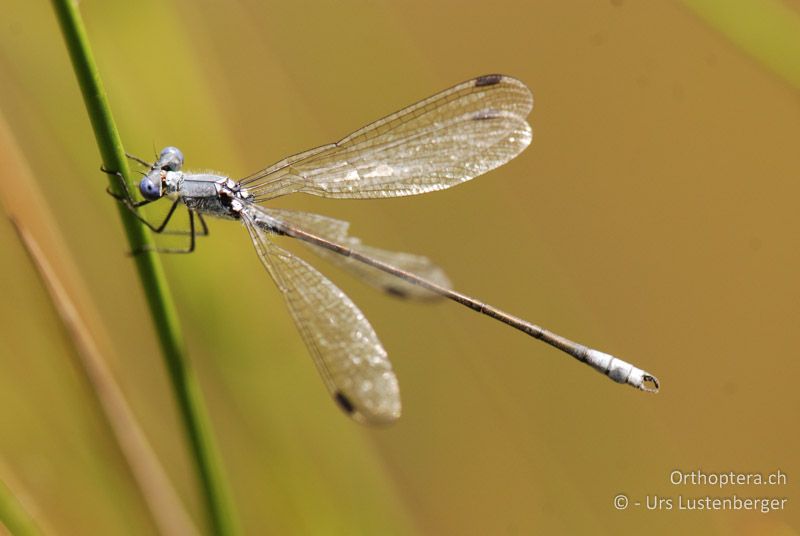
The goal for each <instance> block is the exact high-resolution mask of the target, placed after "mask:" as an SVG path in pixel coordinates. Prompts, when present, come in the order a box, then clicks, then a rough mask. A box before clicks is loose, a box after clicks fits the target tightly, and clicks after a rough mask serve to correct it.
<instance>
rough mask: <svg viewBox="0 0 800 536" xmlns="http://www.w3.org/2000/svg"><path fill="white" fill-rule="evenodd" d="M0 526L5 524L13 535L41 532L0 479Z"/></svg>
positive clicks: (25, 535) (28, 535) (36, 535)
mask: <svg viewBox="0 0 800 536" xmlns="http://www.w3.org/2000/svg"><path fill="white" fill-rule="evenodd" d="M0 526H5V527H6V528H7V529H8V530H9V531H10V532H11V534H13V535H14V536H40V535H41V534H42V531H41V530H39V527H38V526H37V525H36V522H35V521H34V520H33V518H32V517H31V515H30V514H29V513H28V511H27V510H25V508H24V507H23V506H22V504H20V502H19V500H18V499H17V498H16V497H15V496H14V494H13V493H11V490H10V489H8V487H7V486H6V485H5V484H4V483H3V481H2V480H0Z"/></svg>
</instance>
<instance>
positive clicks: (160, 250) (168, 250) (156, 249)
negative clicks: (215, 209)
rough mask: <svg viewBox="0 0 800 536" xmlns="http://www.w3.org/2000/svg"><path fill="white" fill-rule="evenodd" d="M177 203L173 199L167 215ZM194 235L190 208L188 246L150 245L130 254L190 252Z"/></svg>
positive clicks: (192, 247)
mask: <svg viewBox="0 0 800 536" xmlns="http://www.w3.org/2000/svg"><path fill="white" fill-rule="evenodd" d="M177 203H178V202H177V201H175V204H173V205H172V208H171V209H170V213H169V216H171V215H172V213H173V212H174V211H175V207H176V206H177ZM169 216H167V219H169ZM198 216H199V214H198ZM200 221H202V218H201V220H200ZM163 225H166V223H164V224H163ZM203 226H204V227H205V224H203ZM207 231H208V230H207V229H206V233H207ZM196 236H197V232H196V231H195V228H194V211H193V210H190V211H189V247H188V248H185V249H181V248H159V247H152V246H150V247H141V248H137V249H135V250H133V251H131V255H139V254H141V253H144V252H145V251H154V252H156V253H191V252H193V251H194V245H195V237H196Z"/></svg>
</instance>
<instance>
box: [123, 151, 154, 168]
mask: <svg viewBox="0 0 800 536" xmlns="http://www.w3.org/2000/svg"><path fill="white" fill-rule="evenodd" d="M125 156H127V157H128V158H129V159H131V160H133V161H134V162H137V163H139V164H141V165H143V166H144V167H146V168H148V169H153V164H151V163H150V162H147V161H146V160H144V159H142V158H139V157H138V156H134V155H132V154H130V153H125Z"/></svg>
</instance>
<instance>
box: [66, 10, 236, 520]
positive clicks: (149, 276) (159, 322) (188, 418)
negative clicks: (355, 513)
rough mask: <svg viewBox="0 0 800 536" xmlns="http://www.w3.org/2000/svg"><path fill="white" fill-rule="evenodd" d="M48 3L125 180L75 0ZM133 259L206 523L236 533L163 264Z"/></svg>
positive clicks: (140, 239) (139, 242)
mask: <svg viewBox="0 0 800 536" xmlns="http://www.w3.org/2000/svg"><path fill="white" fill-rule="evenodd" d="M52 4H53V7H54V9H55V12H56V14H57V17H58V21H59V24H60V26H61V30H62V32H63V34H64V39H65V41H66V44H67V49H68V51H69V55H70V58H71V60H72V65H73V68H74V70H75V75H76V76H77V78H78V83H79V85H80V88H81V92H82V94H83V100H84V103H85V105H86V109H87V112H88V114H89V119H90V120H91V123H92V128H93V129H94V133H95V138H96V140H97V146H98V148H99V149H100V155H101V158H102V161H103V165H104V166H105V167H106V168H107V169H112V170H119V171H120V172H121V173H122V174H123V175H124V176H125V177H126V180H127V179H128V177H129V170H128V164H127V161H126V158H125V151H124V150H123V148H122V142H121V140H120V138H119V134H118V133H117V129H116V126H115V125H114V121H113V118H112V115H111V110H110V108H109V106H108V101H107V99H106V95H105V91H104V89H103V86H102V82H101V80H100V75H99V73H98V70H97V67H96V65H95V63H94V58H93V56H92V53H91V50H90V47H89V41H88V38H87V36H86V32H85V30H84V27H83V22H82V20H81V17H80V13H79V11H78V7H77V4H76V2H74V1H72V0H52ZM117 182H118V181H116V180H114V179H113V178H112V180H110V183H111V188H113V189H118V188H119V185H118V184H117ZM119 213H120V217H121V218H122V223H123V226H124V228H125V232H126V234H127V237H128V241H129V243H130V247H131V249H133V250H139V249H141V248H142V247H143V246H144V247H146V246H150V245H152V241H151V238H150V234H149V232H148V231H147V230H146V229H145V227H144V226H143V225H142V224H141V223H140V222H139V221H138V220H137V219H136V218H135V217H134V216H133V215H132V214H130V212H129V211H128V210H127V209H126V208H125V207H123V206H122V205H120V206H119ZM135 260H136V267H137V269H138V271H139V276H140V278H141V280H142V286H143V287H144V292H145V296H146V297H147V303H148V305H149V307H150V312H151V314H152V317H153V322H154V324H155V329H156V333H157V334H158V338H159V342H160V344H161V349H162V351H163V355H164V359H165V362H166V366H167V370H168V372H169V377H170V381H171V385H172V388H173V390H174V395H175V397H176V399H177V403H178V409H179V412H180V417H181V419H182V421H183V424H184V429H185V432H186V435H187V439H188V442H189V446H190V451H191V455H192V458H193V463H194V467H195V470H196V472H197V477H198V480H199V482H200V487H201V492H202V495H203V500H204V504H205V507H206V510H207V513H208V519H209V523H210V526H211V528H212V530H213V533H214V534H219V535H229V534H235V532H236V531H235V526H234V516H233V511H232V505H231V502H230V500H229V498H228V493H227V487H226V485H225V482H224V480H223V476H222V470H221V467H220V464H219V461H218V456H217V454H216V450H215V448H214V444H213V441H212V438H211V427H210V423H209V419H208V416H207V414H206V411H205V408H204V405H203V401H202V396H201V392H200V388H199V385H198V383H197V379H196V377H195V375H194V373H193V371H192V369H191V366H190V363H189V361H188V359H187V358H186V351H185V347H184V344H183V339H182V336H181V332H180V324H179V322H178V318H177V314H176V312H175V306H174V304H173V302H172V299H171V297H170V293H169V290H168V288H167V283H166V279H165V277H164V272H163V269H162V267H161V264H160V262H159V260H158V257H157V255H156V254H155V253H152V252H147V253H143V254H140V255H136V256H135Z"/></svg>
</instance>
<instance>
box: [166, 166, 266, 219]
mask: <svg viewBox="0 0 800 536" xmlns="http://www.w3.org/2000/svg"><path fill="white" fill-rule="evenodd" d="M164 186H165V188H166V192H165V195H166V196H167V197H169V198H171V199H180V200H181V201H182V202H183V204H184V205H186V206H187V207H188V208H189V209H190V210H194V211H197V212H200V213H203V214H209V215H212V216H216V217H218V218H230V219H238V218H239V210H240V209H241V203H244V202H248V201H251V200H252V197H253V196H252V195H250V194H249V193H248V192H247V190H246V189H245V188H242V187H241V186H240V185H239V183H238V182H236V181H234V180H232V179H230V178H228V177H225V176H223V175H215V174H213V173H183V172H180V171H170V172H167V173H166V176H165V177H164ZM235 201H239V203H234V202H235Z"/></svg>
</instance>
